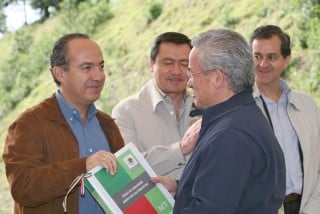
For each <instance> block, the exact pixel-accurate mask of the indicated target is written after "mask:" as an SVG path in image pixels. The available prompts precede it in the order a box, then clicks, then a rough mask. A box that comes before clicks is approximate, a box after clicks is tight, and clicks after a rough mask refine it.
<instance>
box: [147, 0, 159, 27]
mask: <svg viewBox="0 0 320 214" xmlns="http://www.w3.org/2000/svg"><path fill="white" fill-rule="evenodd" d="M161 13H162V3H160V2H155V1H152V2H151V4H150V7H149V19H148V22H149V23H150V22H152V21H153V20H155V19H157V18H158V17H159V16H160V15H161Z"/></svg>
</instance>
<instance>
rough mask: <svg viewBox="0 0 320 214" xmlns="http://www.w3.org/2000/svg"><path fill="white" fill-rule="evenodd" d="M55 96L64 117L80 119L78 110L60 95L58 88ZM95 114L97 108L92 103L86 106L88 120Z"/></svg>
mask: <svg viewBox="0 0 320 214" xmlns="http://www.w3.org/2000/svg"><path fill="white" fill-rule="evenodd" d="M56 98H57V101H58V104H59V107H60V109H61V111H62V113H63V115H64V117H65V118H66V119H70V118H73V119H80V118H81V117H80V112H79V111H78V110H77V109H76V108H74V107H73V106H72V105H70V104H69V103H68V102H67V101H66V100H65V99H64V98H63V96H62V95H61V92H60V90H59V89H58V90H57V91H56ZM96 114H97V109H96V107H95V105H94V104H93V103H92V104H90V105H89V107H88V120H90V119H91V118H93V117H94V116H95V115H96Z"/></svg>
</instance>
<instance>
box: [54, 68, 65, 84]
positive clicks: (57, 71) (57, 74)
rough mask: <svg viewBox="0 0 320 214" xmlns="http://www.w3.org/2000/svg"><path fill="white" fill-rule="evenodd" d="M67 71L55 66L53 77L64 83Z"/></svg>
mask: <svg viewBox="0 0 320 214" xmlns="http://www.w3.org/2000/svg"><path fill="white" fill-rule="evenodd" d="M64 74H65V71H64V69H63V68H62V67H61V66H54V67H53V68H52V75H53V76H54V77H55V78H56V79H57V80H58V81H59V82H61V83H62V82H63V79H64Z"/></svg>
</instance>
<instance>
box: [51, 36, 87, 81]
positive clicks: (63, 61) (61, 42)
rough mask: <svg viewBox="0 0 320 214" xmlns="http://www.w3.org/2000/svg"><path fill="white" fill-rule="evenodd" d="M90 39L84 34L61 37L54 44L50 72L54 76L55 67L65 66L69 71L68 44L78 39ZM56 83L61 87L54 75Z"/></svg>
mask: <svg viewBox="0 0 320 214" xmlns="http://www.w3.org/2000/svg"><path fill="white" fill-rule="evenodd" d="M76 38H83V39H90V37H89V36H88V35H86V34H82V33H70V34H66V35H64V36H62V37H60V38H59V39H58V40H57V41H56V42H55V44H54V46H53V49H52V53H51V56H50V71H51V74H52V69H53V67H54V66H63V68H64V69H65V70H68V63H69V62H68V43H69V41H71V40H73V39H76ZM52 76H53V79H54V82H55V83H56V84H57V85H58V86H59V85H60V82H59V81H58V80H57V79H56V78H55V77H54V75H53V74H52Z"/></svg>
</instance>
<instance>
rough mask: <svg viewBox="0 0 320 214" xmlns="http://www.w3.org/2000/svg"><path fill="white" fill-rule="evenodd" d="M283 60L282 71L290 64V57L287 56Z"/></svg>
mask: <svg viewBox="0 0 320 214" xmlns="http://www.w3.org/2000/svg"><path fill="white" fill-rule="evenodd" d="M284 60H285V67H284V69H286V68H287V67H288V65H289V63H290V60H291V56H290V55H289V56H287V57H286V58H285V59H284Z"/></svg>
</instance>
